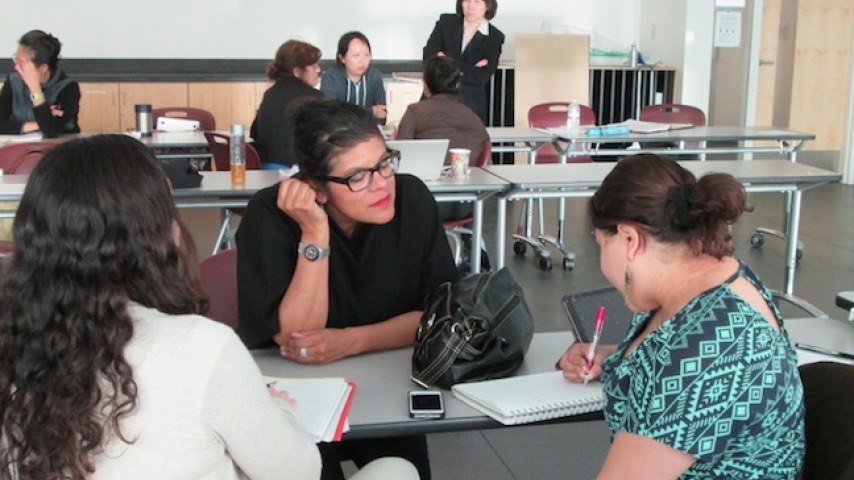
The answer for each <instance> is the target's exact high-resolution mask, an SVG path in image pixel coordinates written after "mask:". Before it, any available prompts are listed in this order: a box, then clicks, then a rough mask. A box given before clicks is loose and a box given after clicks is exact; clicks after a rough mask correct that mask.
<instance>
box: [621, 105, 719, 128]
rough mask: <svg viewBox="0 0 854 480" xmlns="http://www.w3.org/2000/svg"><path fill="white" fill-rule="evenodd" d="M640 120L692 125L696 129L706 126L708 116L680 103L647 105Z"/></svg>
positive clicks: (641, 112) (695, 108) (639, 116)
mask: <svg viewBox="0 0 854 480" xmlns="http://www.w3.org/2000/svg"><path fill="white" fill-rule="evenodd" d="M638 120H641V121H644V122H659V123H690V124H691V125H694V126H695V127H703V126H705V125H706V114H705V113H703V111H702V110H700V109H699V108H697V107H692V106H691V105H681V104H678V103H662V104H659V105H647V106H645V107H643V108H642V109H641V111H640V115H638Z"/></svg>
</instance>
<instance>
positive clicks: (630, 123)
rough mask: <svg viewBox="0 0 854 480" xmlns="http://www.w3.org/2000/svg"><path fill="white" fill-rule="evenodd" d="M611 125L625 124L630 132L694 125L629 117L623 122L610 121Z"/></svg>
mask: <svg viewBox="0 0 854 480" xmlns="http://www.w3.org/2000/svg"><path fill="white" fill-rule="evenodd" d="M611 125H613V126H616V125H625V126H626V127H629V131H630V132H632V133H660V132H666V131H668V130H681V129H683V128H691V127H693V126H694V125H691V124H690V123H658V122H643V121H640V120H635V119H633V118H630V119H628V120H626V121H625V122H620V123H612V124H611Z"/></svg>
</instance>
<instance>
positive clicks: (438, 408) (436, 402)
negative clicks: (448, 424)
mask: <svg viewBox="0 0 854 480" xmlns="http://www.w3.org/2000/svg"><path fill="white" fill-rule="evenodd" d="M409 416H410V417H412V418H422V419H423V418H435V419H438V418H444V417H445V400H444V399H443V398H442V392H440V391H437V390H413V391H411V392H409Z"/></svg>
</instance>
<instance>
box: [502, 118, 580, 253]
mask: <svg viewBox="0 0 854 480" xmlns="http://www.w3.org/2000/svg"><path fill="white" fill-rule="evenodd" d="M579 107H580V109H581V119H580V124H581V126H591V125H596V112H594V111H593V109H592V108H590V107H588V106H587V105H579ZM567 110H569V103H567V102H548V103H541V104H538V105H534V106H533V107H531V108H530V109H529V110H528V126H530V127H531V128H555V127H562V126H565V125H566V113H567ZM561 148H574V145H566V146H565V147H561ZM582 148H587V147H586V146H582ZM565 160H566V162H567V163H590V162H592V161H593V159H592V158H591V157H590V156H588V155H585V156H570V157H567V158H566V159H565ZM560 161H561V158H560V155H559V154H558V152H557V150H556V149H555V147H554V146H552V145H546V146H544V147H542V148H540V149H539V150H537V152H536V153H532V154H531V163H558V162H560ZM558 205H559V207H558V225H559V227H558V228H559V229H560V228H562V227H560V225H563V205H564V200H563V199H558ZM533 206H534V201H533V200H528V201H526V202H525V207H524V208H523V209H522V218H521V219H520V220H519V226H518V227H517V229H516V233H515V234H514V235H513V239H514V242H513V251H514V252H515V253H516V254H517V255H524V253H525V251H526V250H527V247H528V245H530V246H531V247H532V248H533V249H534V250H535V251H536V252H537V256H538V257H539V264H540V269H541V270H551V268H552V260H551V254H550V253H549V251H548V250H547V249H546V248H545V244H546V243H548V244H549V245H552V246H554V247H555V248H557V249H558V250H560V252H561V253H562V254H563V255H564V259H563V268H564V269H565V270H571V269H572V268H573V267H574V266H575V254H574V253H573V252H572V251H571V250H570V249H569V248H567V247H566V246H565V245H563V239H562V236H563V234H562V232H558V234H559V237H558V238H556V237H552V236H550V235H546V234H545V231H544V229H543V199H538V200H537V206H538V213H539V235H538V236H537V238H534V237H533V235H532V234H531V225H532V224H533V221H534V213H533Z"/></svg>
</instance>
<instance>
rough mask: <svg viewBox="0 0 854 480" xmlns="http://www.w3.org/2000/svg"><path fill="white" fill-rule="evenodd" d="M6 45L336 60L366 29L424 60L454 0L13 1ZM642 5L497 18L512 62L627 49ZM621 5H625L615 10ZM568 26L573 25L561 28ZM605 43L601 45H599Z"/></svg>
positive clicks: (586, 0) (529, 1) (548, 4)
mask: <svg viewBox="0 0 854 480" xmlns="http://www.w3.org/2000/svg"><path fill="white" fill-rule="evenodd" d="M3 3H4V4H3V7H2V16H0V45H4V46H5V47H3V48H7V50H8V53H9V56H10V57H11V54H12V53H14V49H15V45H16V43H17V41H18V38H20V36H21V35H22V34H23V33H25V32H26V31H27V30H29V29H31V28H40V29H42V30H45V31H48V32H50V33H52V34H53V35H55V36H57V37H58V38H59V39H60V40H61V41H62V43H63V50H62V54H63V57H64V58H105V59H122V58H163V59H184V58H200V59H210V58H219V59H268V58H272V57H273V55H274V54H275V51H276V49H277V48H278V46H279V45H281V44H282V42H284V41H285V40H288V39H291V38H296V39H300V40H304V41H307V42H309V43H312V44H314V45H316V46H317V47H319V48H320V49H321V51H322V52H323V58H324V59H333V58H335V50H336V48H337V44H338V38H339V37H340V36H341V34H343V33H345V32H347V31H350V30H359V31H361V32H362V33H364V34H365V35H367V37H368V39H369V40H370V41H371V45H372V47H373V55H374V58H375V59H378V60H411V59H420V58H421V49H422V47H423V46H424V43H425V42H426V41H427V37H428V36H429V35H430V32H431V31H432V29H433V25H434V24H435V22H436V20H437V19H438V17H439V14H441V13H452V12H453V11H454V7H455V5H456V4H455V2H454V0H443V1H435V0H431V1H424V0H409V1H401V0H305V1H293V0H146V1H133V0H65V1H61V2H58V1H56V0H27V1H23V0H11V1H9V0H7V1H5V2H3ZM637 3H638V2H634V1H625V0H571V1H570V0H500V1H499V2H498V4H499V5H498V14H497V15H496V17H495V19H493V23H494V25H495V26H496V27H498V28H499V29H500V30H501V31H502V32H504V34H505V36H506V41H505V44H504V51H503V54H502V57H501V58H502V61H511V60H512V59H513V58H514V48H513V47H514V38H515V36H516V35H518V34H524V33H541V32H542V31H544V30H546V31H550V32H552V33H591V34H593V35H594V36H595V37H596V38H601V39H605V40H606V41H607V42H608V43H609V44H613V45H615V46H618V47H619V48H621V49H622V48H628V45H629V44H631V43H632V41H633V40H632V37H633V36H635V35H636V34H637V21H638V8H639V7H638V6H637ZM615 11H619V12H621V14H620V15H616V16H615V15H614V12H615ZM561 30H563V31H562V32H561ZM593 43H595V42H593Z"/></svg>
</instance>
